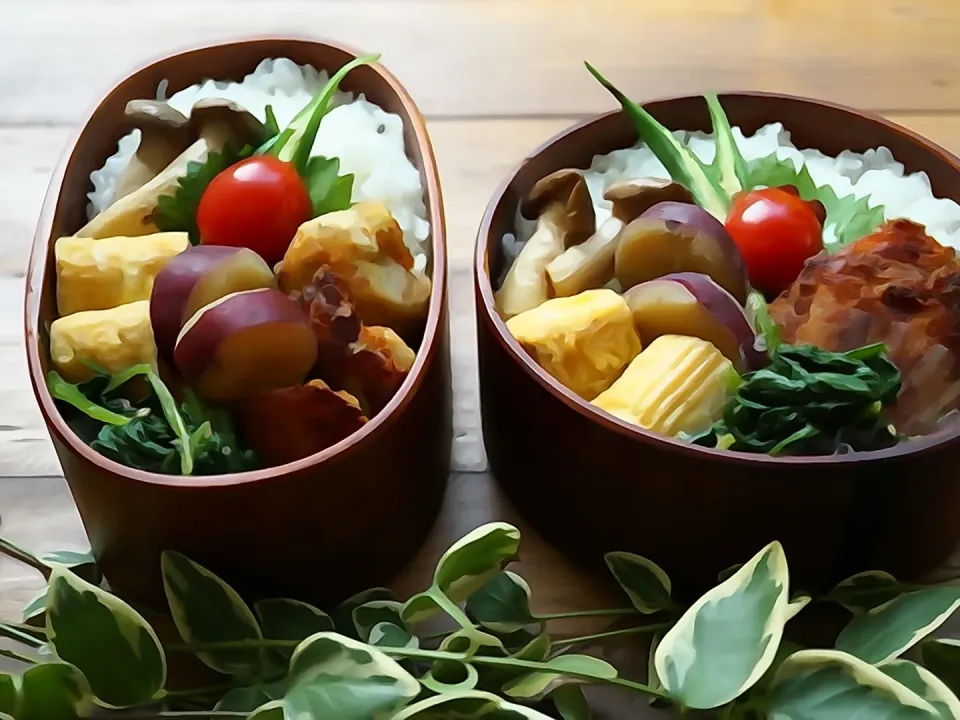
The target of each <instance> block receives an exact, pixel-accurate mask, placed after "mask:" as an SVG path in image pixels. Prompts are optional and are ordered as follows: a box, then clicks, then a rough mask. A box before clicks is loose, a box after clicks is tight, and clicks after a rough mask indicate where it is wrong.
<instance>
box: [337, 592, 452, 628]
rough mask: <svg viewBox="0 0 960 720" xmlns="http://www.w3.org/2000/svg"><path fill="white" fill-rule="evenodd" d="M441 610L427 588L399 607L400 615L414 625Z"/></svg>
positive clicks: (407, 622) (404, 620) (406, 621)
mask: <svg viewBox="0 0 960 720" xmlns="http://www.w3.org/2000/svg"><path fill="white" fill-rule="evenodd" d="M442 612H443V608H442V607H440V605H439V604H437V600H436V598H434V597H433V595H431V594H430V591H429V590H428V591H426V592H422V593H417V594H416V595H413V596H412V597H410V598H409V599H408V600H407V601H406V602H405V603H404V604H403V607H401V608H400V617H401V618H402V619H403V622H405V623H406V624H407V625H415V624H417V623H418V622H421V621H422V620H428V619H430V618H432V617H434V616H436V615H438V614H439V613H442ZM354 632H356V630H354Z"/></svg>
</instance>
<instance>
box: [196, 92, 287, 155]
mask: <svg viewBox="0 0 960 720" xmlns="http://www.w3.org/2000/svg"><path fill="white" fill-rule="evenodd" d="M190 121H191V123H192V124H193V125H194V127H195V128H196V131H197V134H198V135H200V136H203V135H204V132H205V129H206V128H209V127H218V128H227V129H228V131H229V132H230V133H231V135H233V136H234V137H235V138H237V140H238V141H239V142H241V143H249V144H251V145H261V144H262V143H264V142H266V141H267V140H268V139H269V137H270V132H269V131H268V130H267V126H266V125H264V124H263V123H262V122H260V120H259V119H258V118H257V116H256V115H254V114H253V113H251V112H250V111H249V110H246V109H245V108H243V107H241V106H240V105H237V104H236V103H235V102H231V101H230V100H224V99H223V98H204V99H202V100H197V102H195V103H194V104H193V109H192V110H191V111H190Z"/></svg>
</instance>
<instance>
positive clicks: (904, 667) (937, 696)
mask: <svg viewBox="0 0 960 720" xmlns="http://www.w3.org/2000/svg"><path fill="white" fill-rule="evenodd" d="M880 670H881V671H882V672H883V674H884V675H888V676H890V677H892V678H893V679H894V680H896V681H897V682H899V683H900V684H901V685H903V686H905V687H907V688H909V689H910V690H913V691H914V692H915V693H916V694H917V695H919V696H920V697H922V698H923V699H924V700H926V701H927V702H928V703H930V704H931V705H933V707H934V709H935V710H936V711H937V713H938V714H939V715H940V717H941V718H942V720H960V700H958V699H957V696H956V695H954V694H953V692H951V690H950V688H948V687H947V686H946V685H945V684H944V682H943V681H942V680H940V678H938V677H937V676H936V675H934V674H933V673H932V672H930V671H929V670H927V669H926V668H924V667H920V666H919V665H917V664H916V663H912V662H910V661H909V660H893V661H891V662H888V663H886V664H885V665H881V666H880Z"/></svg>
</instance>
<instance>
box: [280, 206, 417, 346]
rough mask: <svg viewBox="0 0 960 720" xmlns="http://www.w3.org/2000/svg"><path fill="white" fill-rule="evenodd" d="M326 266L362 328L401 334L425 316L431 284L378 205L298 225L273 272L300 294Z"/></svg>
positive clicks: (288, 288) (288, 290)
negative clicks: (346, 295) (380, 327)
mask: <svg viewBox="0 0 960 720" xmlns="http://www.w3.org/2000/svg"><path fill="white" fill-rule="evenodd" d="M324 265H326V266H327V267H328V268H329V269H330V270H331V271H333V272H334V273H336V274H337V275H338V276H339V277H341V278H342V279H343V280H344V282H345V283H346V286H347V289H348V291H349V294H350V298H351V300H352V301H353V302H354V304H355V305H356V307H357V312H358V314H359V316H360V319H361V320H363V322H364V323H368V324H370V325H386V326H388V327H392V328H393V329H394V330H397V331H398V332H401V333H402V332H403V330H404V329H406V328H408V327H410V326H411V325H414V324H416V323H418V322H420V321H422V320H423V319H424V318H425V317H426V314H427V307H428V304H429V301H430V287H431V285H430V279H429V278H428V277H427V276H426V275H425V274H424V273H423V271H421V270H419V269H417V268H415V267H414V261H413V256H412V255H411V254H410V251H409V250H408V249H407V246H406V245H404V244H403V231H402V230H401V229H400V226H399V225H398V224H397V221H396V220H395V219H394V218H393V216H392V215H391V214H390V211H389V210H387V208H386V206H385V205H383V204H382V203H378V202H361V203H357V204H356V205H354V206H353V207H352V208H350V209H349V210H341V211H338V212H332V213H327V214H326V215H321V216H320V217H317V218H314V219H313V220H310V221H308V222H305V223H304V224H303V225H301V226H300V229H299V230H297V234H296V236H295V237H294V238H293V242H291V243H290V247H289V248H287V252H286V255H284V257H283V260H281V261H280V262H279V263H278V264H277V267H276V272H277V280H278V282H279V285H280V289H281V290H283V291H284V292H285V293H287V294H291V293H296V292H299V291H301V290H302V289H303V288H304V287H306V286H307V285H309V284H310V282H311V281H312V280H313V277H314V274H315V273H316V272H317V270H319V269H320V268H321V267H323V266H324Z"/></svg>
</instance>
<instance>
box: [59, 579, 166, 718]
mask: <svg viewBox="0 0 960 720" xmlns="http://www.w3.org/2000/svg"><path fill="white" fill-rule="evenodd" d="M48 587H49V592H48V595H47V598H48V606H47V613H46V626H47V636H48V637H49V640H50V643H51V644H52V645H53V648H54V650H55V651H56V654H57V657H58V658H60V659H61V660H63V661H64V662H67V663H70V664H71V665H74V666H76V667H77V668H78V669H79V670H80V672H82V673H83V675H84V676H85V677H86V678H87V681H88V682H89V683H90V688H91V690H92V691H93V694H94V695H95V696H96V697H97V699H98V700H100V702H101V703H102V704H104V705H106V706H108V707H114V708H123V707H129V706H131V705H136V704H138V703H143V702H147V701H148V700H151V699H153V698H154V696H155V695H157V693H159V692H160V690H161V689H162V688H163V684H164V682H166V679H167V662H166V659H165V658H164V655H163V648H162V647H161V645H160V640H159V639H158V638H157V634H156V633H155V632H154V631H153V628H152V627H150V624H149V623H148V622H147V621H146V620H144V619H143V616H142V615H140V614H139V613H138V612H137V611H136V610H134V609H133V608H132V607H130V606H129V605H127V604H126V603H125V602H123V600H121V599H120V598H118V597H116V596H115V595H111V594H110V593H108V592H106V591H105V590H101V589H100V588H98V587H97V586H96V585H93V584H91V583H88V582H87V581H86V580H83V579H82V578H80V577H77V576H76V575H74V574H73V573H72V572H70V571H69V570H67V569H66V568H64V567H54V568H53V570H52V571H51V573H50V580H49V583H48Z"/></svg>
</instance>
